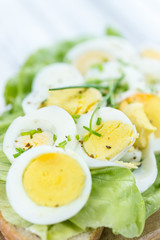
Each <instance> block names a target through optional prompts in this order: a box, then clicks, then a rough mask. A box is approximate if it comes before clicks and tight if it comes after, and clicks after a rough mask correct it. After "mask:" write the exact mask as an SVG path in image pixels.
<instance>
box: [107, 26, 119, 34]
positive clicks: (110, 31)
mask: <svg viewBox="0 0 160 240" xmlns="http://www.w3.org/2000/svg"><path fill="white" fill-rule="evenodd" d="M106 34H107V35H108V36H116V37H122V34H120V32H119V31H117V30H116V29H115V28H113V27H111V26H109V27H107V29H106Z"/></svg>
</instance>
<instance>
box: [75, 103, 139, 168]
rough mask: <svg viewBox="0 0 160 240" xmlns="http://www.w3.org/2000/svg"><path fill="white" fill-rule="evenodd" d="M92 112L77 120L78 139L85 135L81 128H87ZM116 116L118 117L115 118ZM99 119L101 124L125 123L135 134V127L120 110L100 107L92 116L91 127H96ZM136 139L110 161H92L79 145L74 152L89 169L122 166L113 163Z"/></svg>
mask: <svg viewBox="0 0 160 240" xmlns="http://www.w3.org/2000/svg"><path fill="white" fill-rule="evenodd" d="M92 113H93V112H88V113H86V114H83V115H81V117H80V118H79V120H78V123H77V130H78V133H79V136H80V139H82V138H83V136H84V134H85V133H87V131H86V130H85V129H84V128H83V126H86V127H89V122H90V118H91V115H92ZM117 115H118V117H117ZM98 117H100V118H101V119H102V121H103V122H105V121H110V120H113V121H114V120H121V121H122V122H123V123H127V124H129V125H130V126H132V129H133V133H134V134H137V131H136V128H135V126H134V125H133V124H132V122H131V121H130V120H129V118H128V117H127V116H126V115H125V114H124V113H123V112H121V111H120V110H117V109H114V108H111V107H101V108H100V109H99V110H98V111H97V112H96V113H95V115H94V117H93V122H92V126H96V121H97V118H98ZM135 140H136V139H132V140H131V143H130V145H128V146H127V147H126V148H125V149H123V150H122V151H121V152H120V153H118V154H117V155H116V156H114V157H113V158H111V159H110V160H100V159H94V158H91V157H89V156H88V154H87V153H86V152H85V150H84V149H83V147H81V144H80V143H79V144H78V146H77V148H76V150H75V151H76V152H77V153H78V154H80V155H81V156H82V157H83V158H84V159H85V161H86V163H87V165H88V167H89V168H91V169H92V168H102V167H106V166H122V165H121V164H120V163H119V164H117V163H114V161H118V160H120V159H121V158H122V157H123V156H124V155H125V154H126V152H127V151H128V150H129V148H130V147H131V146H132V145H133V144H134V142H135Z"/></svg>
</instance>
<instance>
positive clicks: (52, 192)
mask: <svg viewBox="0 0 160 240" xmlns="http://www.w3.org/2000/svg"><path fill="white" fill-rule="evenodd" d="M84 184H85V174H84V171H83V170H82V168H81V166H80V165H79V163H78V162H77V161H75V160H74V159H73V158H71V157H70V156H68V155H65V154H61V153H48V154H43V155H40V156H38V157H37V158H35V159H33V160H32V161H31V163H30V164H29V165H28V166H27V168H26V169H25V171H24V174H23V186H24V189H25V191H26V193H27V195H28V196H29V197H30V199H32V201H33V202H35V203H36V204H37V205H40V206H47V207H58V206H63V205H67V204H69V203H70V202H72V201H74V200H75V199H77V198H78V197H79V196H80V195H81V193H82V191H83V188H84Z"/></svg>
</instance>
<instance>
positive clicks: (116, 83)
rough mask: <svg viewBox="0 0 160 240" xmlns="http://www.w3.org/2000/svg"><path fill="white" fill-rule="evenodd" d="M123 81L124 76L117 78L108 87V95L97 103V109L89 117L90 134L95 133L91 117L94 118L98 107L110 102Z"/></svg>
mask: <svg viewBox="0 0 160 240" xmlns="http://www.w3.org/2000/svg"><path fill="white" fill-rule="evenodd" d="M123 79H124V74H122V76H121V77H120V78H118V79H117V80H116V81H115V83H114V84H113V85H112V86H110V88H109V92H108V94H107V95H106V96H105V97H104V98H103V99H102V101H100V102H99V103H98V105H97V107H96V108H95V109H94V111H93V113H92V115H91V118H90V123H89V128H88V129H89V131H90V133H91V134H92V133H93V134H95V131H93V129H92V122H93V117H94V115H95V113H96V112H97V111H98V110H99V109H100V107H101V106H102V105H103V104H104V103H106V104H107V103H108V101H110V102H112V98H113V95H114V93H115V91H116V89H117V88H118V87H119V85H120V83H121V81H122V80H123ZM83 128H84V126H83ZM86 130H87V129H86ZM95 135H96V134H95Z"/></svg>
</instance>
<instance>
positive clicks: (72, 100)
mask: <svg viewBox="0 0 160 240" xmlns="http://www.w3.org/2000/svg"><path fill="white" fill-rule="evenodd" d="M39 96H40V94H39ZM34 98H36V96H34V94H31V95H30V96H29V97H27V99H28V101H29V102H30V104H29V105H30V106H29V105H28V106H26V102H24V105H23V108H24V110H25V112H26V113H28V112H32V111H35V110H36V109H38V108H43V107H47V106H52V105H56V106H58V107H61V108H63V109H65V110H66V111H67V112H68V113H70V114H71V115H80V114H83V113H86V112H88V111H91V110H93V109H94V108H95V107H96V105H97V104H98V103H99V101H100V100H101V98H102V95H101V93H100V92H99V91H98V90H97V89H95V88H74V89H73V88H70V89H64V90H57V91H56V90H55V91H54V90H53V91H49V93H48V97H47V99H46V100H45V101H42V99H41V100H40V98H39V99H37V103H36V104H34V103H35V99H34ZM25 101H26V100H25Z"/></svg>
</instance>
